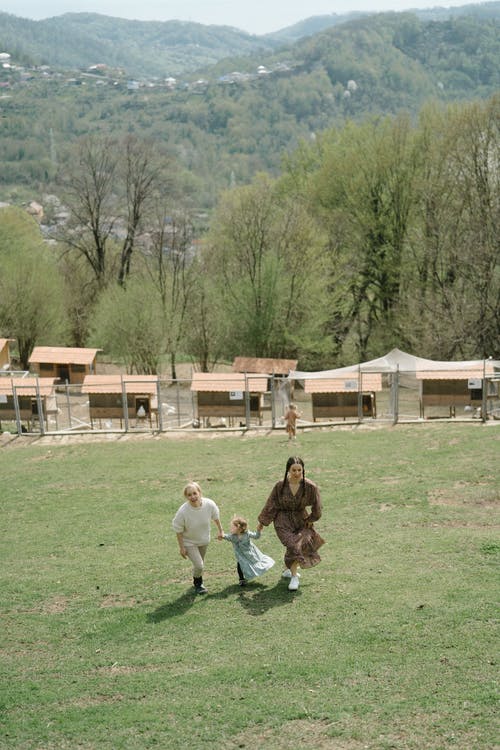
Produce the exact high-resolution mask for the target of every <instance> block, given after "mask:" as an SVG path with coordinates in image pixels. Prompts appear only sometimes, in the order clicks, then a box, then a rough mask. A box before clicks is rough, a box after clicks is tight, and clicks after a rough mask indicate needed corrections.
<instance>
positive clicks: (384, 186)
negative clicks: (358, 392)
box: [309, 116, 416, 359]
mask: <svg viewBox="0 0 500 750" xmlns="http://www.w3.org/2000/svg"><path fill="white" fill-rule="evenodd" d="M413 140H414V136H413V132H412V128H411V125H410V122H409V119H408V118H407V117H405V116H399V117H397V118H386V119H383V120H380V121H370V122H367V123H365V124H363V125H355V124H353V123H349V124H348V125H347V126H346V127H345V128H344V129H343V130H341V131H331V132H330V133H327V134H326V135H325V137H324V139H323V140H322V142H321V144H320V146H319V148H320V150H321V164H320V166H319V169H318V170H317V172H316V174H315V175H314V177H312V178H311V179H310V181H309V184H310V188H311V190H312V194H311V197H310V200H311V205H312V206H313V210H315V211H316V212H317V214H318V216H319V217H320V218H321V220H322V221H323V222H324V224H325V225H326V226H327V227H328V231H329V236H330V250H331V253H332V258H331V267H332V277H331V285H330V288H331V290H332V292H333V293H334V294H335V292H336V293H337V296H338V295H339V293H340V294H341V296H342V300H341V301H339V302H340V307H338V306H337V305H335V306H333V308H332V317H331V328H332V335H334V337H336V338H337V344H341V346H342V347H344V348H345V347H346V345H349V341H350V342H351V346H352V347H353V351H352V352H350V354H351V355H352V356H355V357H356V359H366V358H367V357H368V356H369V355H370V354H371V353H372V352H373V351H374V349H375V350H378V349H379V348H380V347H384V348H385V347H386V346H389V345H394V343H395V342H394V339H395V337H396V336H397V310H398V305H399V300H400V290H401V270H402V267H403V264H404V254H405V240H406V236H407V232H408V227H409V224H410V221H411V211H412V205H413V203H412V202H413V196H414V180H415V173H416V152H415V147H414V142H413ZM339 288H340V289H339Z"/></svg>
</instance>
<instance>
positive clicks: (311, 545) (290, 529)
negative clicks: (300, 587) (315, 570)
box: [258, 479, 325, 568]
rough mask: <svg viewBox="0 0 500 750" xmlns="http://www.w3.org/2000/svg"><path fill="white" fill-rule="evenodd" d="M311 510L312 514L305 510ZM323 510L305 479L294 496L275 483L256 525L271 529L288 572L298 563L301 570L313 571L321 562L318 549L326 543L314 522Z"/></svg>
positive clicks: (314, 488)
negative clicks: (282, 546)
mask: <svg viewBox="0 0 500 750" xmlns="http://www.w3.org/2000/svg"><path fill="white" fill-rule="evenodd" d="M308 506H310V508H311V512H310V513H308V512H307V510H306V508H307V507H308ZM321 512H322V506H321V498H320V494H319V490H318V487H317V486H316V485H315V484H314V482H311V481H310V480H309V479H304V480H303V481H302V482H301V483H300V485H299V488H298V490H297V492H296V493H295V495H294V494H293V492H292V491H291V489H290V485H289V484H288V482H283V481H281V482H277V483H276V484H275V485H274V487H273V489H272V492H271V494H270V495H269V498H268V500H267V502H266V504H265V506H264V508H263V509H262V511H261V512H260V515H259V519H258V520H259V523H261V524H262V525H263V526H268V525H269V524H270V523H274V529H275V531H276V534H277V535H278V538H279V540H280V542H281V543H282V544H283V545H284V546H285V547H286V551H285V565H286V567H287V568H289V567H290V565H291V564H292V563H293V562H294V561H297V562H298V563H299V565H300V567H301V568H312V567H313V565H317V564H318V563H319V562H320V561H321V557H320V556H319V555H318V549H319V548H320V547H321V545H322V544H324V543H325V540H324V539H323V538H322V537H321V536H320V535H319V534H318V532H317V531H316V530H315V529H314V527H313V521H317V520H318V519H319V518H321Z"/></svg>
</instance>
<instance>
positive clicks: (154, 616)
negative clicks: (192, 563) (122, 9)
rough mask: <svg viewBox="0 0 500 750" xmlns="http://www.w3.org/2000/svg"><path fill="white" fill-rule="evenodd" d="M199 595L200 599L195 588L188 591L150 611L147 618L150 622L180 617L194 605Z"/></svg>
mask: <svg viewBox="0 0 500 750" xmlns="http://www.w3.org/2000/svg"><path fill="white" fill-rule="evenodd" d="M197 597H198V599H201V597H200V596H199V595H198V594H197V593H196V592H195V590H194V589H193V590H192V591H186V592H185V593H184V594H182V596H179V597H178V598H177V599H174V601H173V602H168V603H167V604H162V605H161V606H160V607H157V608H156V609H155V610H154V611H153V612H148V614H147V615H146V620H147V621H148V622H162V620H168V619H169V618H170V617H179V616H180V615H183V614H185V613H186V612H187V611H188V609H190V608H191V607H192V606H193V604H194V601H195V599H196V598H197Z"/></svg>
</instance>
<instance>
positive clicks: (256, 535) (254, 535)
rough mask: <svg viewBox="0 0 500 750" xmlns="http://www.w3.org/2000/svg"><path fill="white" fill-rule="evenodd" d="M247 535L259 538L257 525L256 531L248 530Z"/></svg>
mask: <svg viewBox="0 0 500 750" xmlns="http://www.w3.org/2000/svg"><path fill="white" fill-rule="evenodd" d="M248 536H249V537H250V538H251V539H260V531H259V527H257V531H249V532H248Z"/></svg>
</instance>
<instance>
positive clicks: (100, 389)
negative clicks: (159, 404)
mask: <svg viewBox="0 0 500 750" xmlns="http://www.w3.org/2000/svg"><path fill="white" fill-rule="evenodd" d="M157 384H158V376H157V375H86V376H85V378H84V379H83V383H82V393H122V392H123V388H124V387H125V390H126V392H127V393H149V394H156V393H157Z"/></svg>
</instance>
